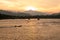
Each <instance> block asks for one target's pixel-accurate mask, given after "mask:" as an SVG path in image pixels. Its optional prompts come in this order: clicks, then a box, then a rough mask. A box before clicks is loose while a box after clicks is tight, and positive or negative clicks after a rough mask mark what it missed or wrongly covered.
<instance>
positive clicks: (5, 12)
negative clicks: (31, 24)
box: [0, 10, 30, 16]
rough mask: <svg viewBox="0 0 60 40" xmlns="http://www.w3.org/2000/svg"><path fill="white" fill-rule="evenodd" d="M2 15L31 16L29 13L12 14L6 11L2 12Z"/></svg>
mask: <svg viewBox="0 0 60 40" xmlns="http://www.w3.org/2000/svg"><path fill="white" fill-rule="evenodd" d="M0 14H4V15H11V16H30V14H27V13H22V12H12V11H6V10H0Z"/></svg>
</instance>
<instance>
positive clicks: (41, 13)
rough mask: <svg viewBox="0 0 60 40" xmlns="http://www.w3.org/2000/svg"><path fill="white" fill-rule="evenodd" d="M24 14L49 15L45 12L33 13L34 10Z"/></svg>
mask: <svg viewBox="0 0 60 40" xmlns="http://www.w3.org/2000/svg"><path fill="white" fill-rule="evenodd" d="M24 13H29V14H31V15H48V14H47V13H44V12H39V11H32V10H28V11H24Z"/></svg>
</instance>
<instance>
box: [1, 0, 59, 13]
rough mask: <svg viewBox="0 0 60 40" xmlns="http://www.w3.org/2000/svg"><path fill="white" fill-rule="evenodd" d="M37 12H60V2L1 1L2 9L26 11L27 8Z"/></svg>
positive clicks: (44, 0)
mask: <svg viewBox="0 0 60 40" xmlns="http://www.w3.org/2000/svg"><path fill="white" fill-rule="evenodd" d="M29 6H31V7H33V8H36V9H37V10H36V11H43V12H59V11H60V0H0V9H4V10H12V11H26V9H27V7H29Z"/></svg>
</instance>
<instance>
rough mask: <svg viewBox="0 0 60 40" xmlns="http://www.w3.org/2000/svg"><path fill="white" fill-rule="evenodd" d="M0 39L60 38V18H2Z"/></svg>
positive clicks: (36, 39) (57, 39)
mask: <svg viewBox="0 0 60 40" xmlns="http://www.w3.org/2000/svg"><path fill="white" fill-rule="evenodd" d="M15 26H16V27H15ZM18 26H21V27H18ZM0 40H60V19H40V20H37V19H31V20H28V19H7V20H0Z"/></svg>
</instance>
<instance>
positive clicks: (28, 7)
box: [25, 6, 37, 11]
mask: <svg viewBox="0 0 60 40" xmlns="http://www.w3.org/2000/svg"><path fill="white" fill-rule="evenodd" d="M25 10H32V11H35V10H37V9H36V8H35V7H32V6H27V7H26V8H25Z"/></svg>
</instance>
